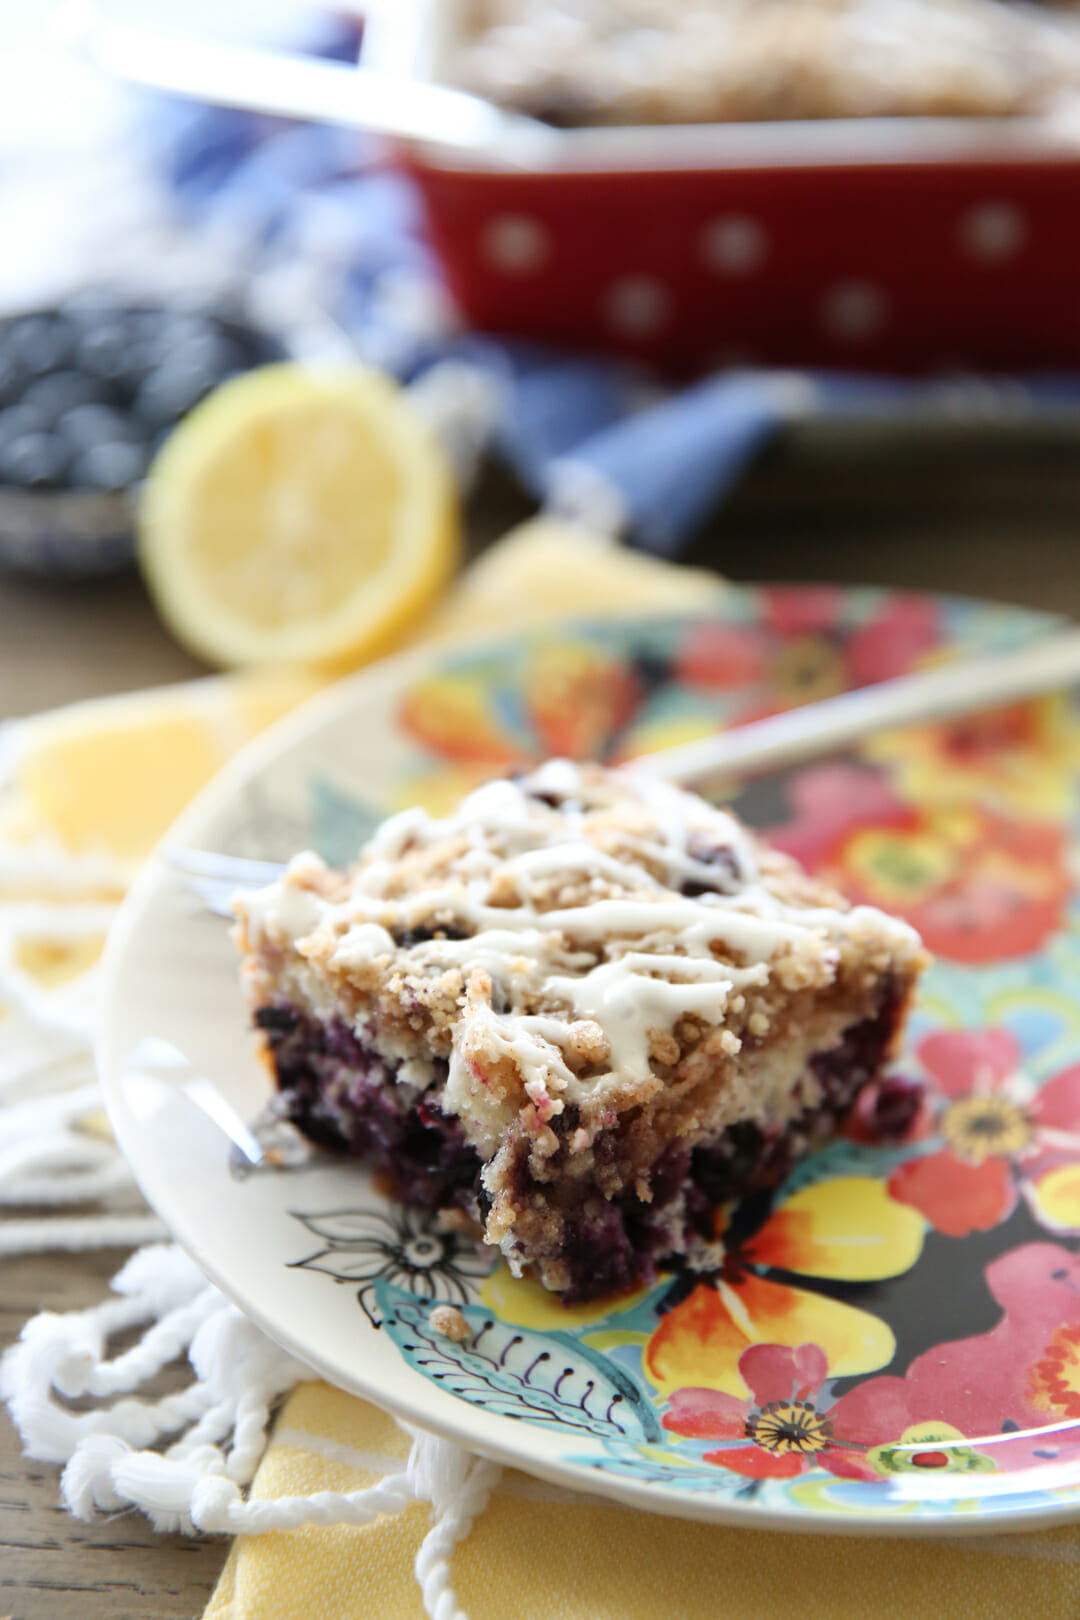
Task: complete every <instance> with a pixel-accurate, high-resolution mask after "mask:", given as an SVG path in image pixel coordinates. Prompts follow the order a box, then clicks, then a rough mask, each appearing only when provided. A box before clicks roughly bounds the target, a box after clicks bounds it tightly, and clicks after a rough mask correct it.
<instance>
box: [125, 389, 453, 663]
mask: <svg viewBox="0 0 1080 1620" xmlns="http://www.w3.org/2000/svg"><path fill="white" fill-rule="evenodd" d="M459 545H460V542H459V516H458V506H457V499H456V495H455V491H454V485H453V479H452V476H451V472H450V468H449V465H448V463H447V461H446V458H445V456H444V454H443V452H442V450H441V448H440V446H439V445H438V444H437V443H436V441H435V439H434V438H433V437H432V435H431V433H430V431H429V429H428V427H427V425H426V424H425V422H424V421H423V419H422V418H421V417H420V416H419V414H418V413H417V412H416V411H415V410H414V409H413V407H412V406H411V405H410V403H409V401H408V399H407V397H406V396H405V394H404V392H403V391H402V390H401V389H400V388H399V387H398V386H397V385H396V384H395V383H394V382H392V381H391V380H390V379H389V378H387V377H385V376H383V375H381V374H380V373H378V372H375V371H369V370H365V369H362V368H359V367H349V368H346V369H334V370H320V369H313V368H307V367H303V366H297V365H277V366H265V367H262V368H260V369H259V370H256V371H250V372H247V373H246V374H245V375H244V376H242V377H237V378H235V379H233V380H232V381H230V382H227V383H224V384H223V385H222V386H221V387H220V388H218V389H217V390H215V392H214V393H213V394H211V395H210V396H209V397H208V398H207V399H205V400H204V401H203V403H202V404H201V405H199V406H198V407H197V408H196V409H195V410H194V411H193V412H192V413H191V415H190V416H188V417H187V418H186V419H185V421H183V422H182V423H181V424H180V426H179V427H178V428H177V429H176V431H175V432H174V433H173V434H172V435H171V436H170V438H169V439H168V440H167V442H166V443H165V445H164V447H163V448H162V450H161V451H160V452H159V454H158V456H157V458H156V460H155V462H154V464H153V466H152V467H151V469H150V473H149V476H148V479H147V484H146V488H145V492H144V496H143V501H142V506H141V511H140V515H139V558H140V562H141V565H142V569H143V574H144V577H145V579H146V583H147V586H148V587H149V590H150V593H151V595H152V597H153V599H154V602H155V604H156V606H157V608H158V611H159V612H160V614H161V616H162V618H163V619H164V620H165V622H166V624H167V625H168V626H169V628H170V629H171V630H172V631H173V633H174V634H175V635H176V637H177V639H178V640H179V641H181V642H182V643H183V644H184V645H185V646H186V647H188V648H190V649H191V650H192V651H193V652H195V653H197V654H198V655H200V656H201V657H203V658H206V659H209V660H210V661H211V662H212V663H217V664H225V665H245V664H271V663H273V664H303V665H309V666H315V667H321V668H327V669H344V668H349V667H353V666H355V665H357V664H360V663H362V662H364V661H365V660H366V659H368V658H371V657H375V656H376V655H378V654H379V653H381V652H383V651H385V650H386V649H387V648H388V647H390V646H391V645H393V643H394V642H395V641H396V640H397V639H398V637H399V636H400V635H401V634H402V632H403V631H405V630H406V629H407V628H408V627H409V626H410V625H411V624H412V623H414V622H415V621H417V620H418V619H419V618H420V617H421V616H422V615H423V613H424V611H425V610H426V609H427V608H428V607H429V606H430V605H431V603H432V602H433V601H434V599H435V598H436V597H437V596H438V594H439V593H440V591H441V590H442V589H443V587H444V585H445V584H446V582H447V580H448V578H449V577H450V575H451V573H452V572H453V570H454V568H455V566H456V563H457V560H458V555H459Z"/></svg>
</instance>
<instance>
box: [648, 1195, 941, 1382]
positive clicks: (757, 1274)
mask: <svg viewBox="0 0 1080 1620" xmlns="http://www.w3.org/2000/svg"><path fill="white" fill-rule="evenodd" d="M924 1231H925V1222H924V1221H923V1218H922V1216H921V1215H919V1214H918V1213H917V1212H916V1211H915V1210H912V1209H909V1208H907V1207H905V1206H904V1205H902V1204H900V1203H898V1202H897V1201H896V1200H895V1199H892V1198H890V1197H889V1195H888V1193H887V1191H886V1190H885V1188H884V1187H883V1186H882V1184H881V1183H880V1182H879V1181H875V1180H873V1179H872V1178H870V1177H867V1176H839V1177H836V1178H835V1179H834V1180H832V1181H823V1182H819V1183H816V1184H815V1185H813V1186H810V1187H805V1188H803V1189H802V1190H801V1191H800V1192H797V1193H795V1194H794V1196H793V1197H791V1198H789V1199H788V1200H787V1202H786V1203H784V1204H782V1205H781V1206H780V1208H779V1209H777V1210H776V1211H774V1213H773V1214H772V1215H770V1217H769V1218H768V1220H767V1221H766V1222H765V1224H764V1226H762V1227H761V1229H760V1230H759V1231H758V1232H756V1233H755V1234H754V1236H753V1237H752V1238H751V1239H749V1241H748V1242H747V1243H746V1245H745V1247H744V1248H742V1249H741V1250H740V1251H738V1252H736V1253H734V1254H732V1255H731V1256H729V1257H728V1261H729V1263H728V1264H727V1265H726V1266H725V1268H724V1273H723V1274H722V1275H721V1276H720V1277H719V1278H718V1279H717V1280H716V1281H715V1282H711V1281H710V1282H702V1283H700V1284H699V1285H698V1286H697V1287H696V1288H695V1289H693V1291H692V1292H691V1293H690V1294H689V1295H688V1296H687V1298H686V1299H684V1300H682V1301H681V1302H680V1303H679V1304H677V1305H676V1306H674V1308H673V1309H672V1310H670V1311H669V1312H668V1313H667V1314H666V1315H665V1316H664V1317H663V1318H662V1319H661V1321H660V1324H659V1326H658V1327H657V1328H656V1330H655V1331H654V1333H653V1334H652V1336H651V1338H650V1340H649V1342H648V1345H647V1347H646V1350H645V1354H644V1363H643V1364H644V1369H645V1373H646V1375H647V1377H648V1378H649V1379H650V1380H651V1381H652V1383H654V1384H656V1385H657V1386H658V1388H659V1389H660V1390H661V1391H662V1392H663V1393H664V1394H670V1392H671V1391H672V1390H675V1389H680V1388H687V1387H690V1388H696V1389H719V1390H723V1391H724V1392H725V1393H727V1394H729V1395H735V1396H739V1397H743V1396H746V1395H748V1394H749V1390H748V1389H747V1386H746V1384H745V1382H744V1381H743V1378H742V1375H741V1373H740V1371H739V1357H740V1356H741V1355H742V1353H743V1351H744V1350H746V1349H748V1348H749V1346H750V1345H752V1344H779V1345H787V1346H789V1347H791V1348H792V1349H794V1348H795V1347H797V1346H798V1345H801V1344H816V1345H820V1347H821V1349H822V1350H823V1351H824V1353H825V1356H826V1359H827V1361H828V1364H829V1372H830V1374H831V1375H832V1376H833V1377H838V1378H840V1377H850V1376H851V1375H853V1374H855V1373H865V1372H873V1371H875V1370H876V1369H877V1368H879V1367H883V1366H885V1365H886V1363H887V1362H889V1361H890V1360H891V1359H892V1355H893V1352H894V1350H895V1347H896V1345H895V1339H894V1337H893V1333H892V1330H891V1329H890V1328H889V1327H888V1326H887V1324H886V1323H884V1322H882V1321H879V1319H878V1318H877V1317H876V1316H872V1315H871V1314H870V1312H869V1311H864V1310H861V1309H859V1308H858V1307H857V1306H853V1305H845V1304H842V1303H841V1302H839V1301H838V1300H833V1299H828V1298H826V1297H825V1296H824V1295H821V1294H818V1293H815V1292H813V1291H812V1290H811V1289H809V1288H799V1287H795V1286H793V1285H792V1284H790V1283H787V1282H777V1281H774V1280H773V1279H772V1278H771V1277H769V1276H767V1275H763V1273H764V1272H765V1271H766V1270H767V1269H769V1268H774V1269H777V1270H782V1271H785V1272H789V1273H791V1272H794V1273H796V1274H798V1275H801V1276H804V1277H821V1278H829V1279H835V1280H844V1281H848V1282H869V1281H874V1280H877V1279H879V1278H882V1277H895V1276H899V1275H900V1274H901V1273H902V1272H905V1271H907V1270H909V1269H910V1267H911V1266H913V1265H914V1263H915V1261H916V1260H917V1259H918V1256H919V1254H920V1252H921V1249H922V1242H923V1234H924Z"/></svg>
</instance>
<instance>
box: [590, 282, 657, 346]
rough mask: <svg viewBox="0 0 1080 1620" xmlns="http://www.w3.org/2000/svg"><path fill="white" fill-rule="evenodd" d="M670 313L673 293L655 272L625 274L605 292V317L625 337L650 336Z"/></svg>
mask: <svg viewBox="0 0 1080 1620" xmlns="http://www.w3.org/2000/svg"><path fill="white" fill-rule="evenodd" d="M670 313H671V297H670V295H669V293H668V290H667V288H666V287H665V286H664V284H663V282H661V281H657V280H655V279H654V277H652V276H623V277H622V279H621V280H619V281H613V282H612V283H611V286H610V287H609V288H608V290H607V292H606V293H605V294H604V318H605V320H606V321H607V322H608V325H609V326H613V327H614V328H615V330H616V331H617V332H620V333H621V334H622V336H623V337H651V336H652V334H653V333H654V332H658V331H659V330H660V328H661V327H662V326H663V325H664V323H665V322H666V320H667V318H668V316H669V315H670Z"/></svg>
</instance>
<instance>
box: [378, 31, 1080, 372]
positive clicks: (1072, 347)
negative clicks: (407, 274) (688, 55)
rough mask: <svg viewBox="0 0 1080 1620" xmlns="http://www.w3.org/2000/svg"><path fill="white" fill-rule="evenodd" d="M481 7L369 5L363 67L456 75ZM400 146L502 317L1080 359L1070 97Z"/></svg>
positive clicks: (635, 347) (817, 343) (473, 319)
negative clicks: (458, 35)
mask: <svg viewBox="0 0 1080 1620" xmlns="http://www.w3.org/2000/svg"><path fill="white" fill-rule="evenodd" d="M463 9H464V8H463V7H462V6H461V5H459V4H453V3H450V4H446V3H441V0H394V4H393V5H392V6H384V7H382V8H381V9H380V10H378V11H376V12H375V14H374V15H372V16H370V17H369V20H368V24H367V27H366V32H365V40H364V53H363V63H364V65H365V66H369V67H374V68H377V69H380V70H383V71H386V72H389V73H392V74H393V75H395V76H396V77H400V76H402V75H405V76H408V77H411V78H413V79H421V80H427V81H431V80H434V81H436V82H439V80H440V77H442V76H444V75H445V64H446V63H447V62H448V60H449V59H450V53H451V51H452V49H453V45H454V38H455V35H454V30H455V28H456V27H458V25H459V23H460V21H461V18H462V15H463ZM841 71H842V64H841ZM1076 107H1077V108H1080V96H1078V97H1077V101H1076ZM396 158H397V161H399V162H400V163H402V164H404V165H405V166H406V167H407V168H408V169H409V171H410V172H411V173H412V174H413V175H414V176H415V179H416V181H417V184H418V186H419V189H420V192H421V195H422V198H423V202H424V207H425V212H426V215H427V221H428V228H429V231H430V235H431V239H432V241H433V243H434V245H435V247H436V250H437V251H438V253H439V256H440V258H441V260H442V263H443V265H444V267H445V273H446V277H447V280H448V283H449V286H450V289H451V291H452V293H453V296H454V298H455V299H456V301H457V303H458V305H459V307H460V308H461V310H462V312H463V313H464V315H465V317H466V319H467V320H468V321H469V322H470V323H471V324H473V325H474V326H476V327H479V328H481V329H486V330H490V331H498V332H513V333H517V334H520V335H523V336H527V337H533V338H537V339H543V340H548V341H555V342H562V343H568V344H575V345H587V346H592V347H597V346H600V347H604V348H610V349H615V350H619V351H622V352H625V353H630V354H632V355H636V356H639V357H641V358H643V359H646V360H649V361H652V362H655V363H657V364H659V365H661V366H662V367H664V368H666V369H668V370H670V371H674V372H683V373H686V372H694V371H700V370H705V369H709V368H711V367H714V366H717V365H723V364H739V365H741V364H757V363H763V364H770V365H776V364H780V365H811V366H827V367H833V368H845V369H846V368H851V369H862V370H885V371H900V372H927V371H938V370H943V369H961V370H963V369H973V368H986V369H991V370H1018V369H1020V370H1022V369H1028V368H1030V369H1038V368H1044V367H1050V366H1070V365H1075V364H1077V363H1078V362H1080V303H1078V301H1077V297H1076V284H1077V274H1078V271H1080V205H1078V198H1080V116H1077V115H1076V111H1075V110H1074V111H1073V113H1072V114H1071V115H1070V112H1069V108H1068V106H1067V105H1065V106H1061V105H1060V104H1059V106H1058V109H1057V110H1056V111H1055V112H1053V113H1046V112H1044V113H1038V114H1030V113H1029V114H1021V115H1019V116H1010V117H978V116H967V117H960V116H952V117H924V116H916V117H892V118H865V117H859V118H843V119H839V118H816V119H814V120H812V121H811V120H800V121H785V122H777V121H756V122H752V123H750V122H744V123H709V124H693V125H690V124H687V125H672V124H666V125H656V126H646V125H631V126H627V125H621V126H619V127H585V126H582V127H570V128H553V129H552V130H551V131H550V139H547V140H545V141H543V142H542V143H539V144H537V145H536V146H535V147H530V148H529V149H528V150H527V151H522V152H517V151H514V150H512V149H511V146H510V145H508V146H507V147H506V148H505V149H501V148H500V149H497V150H487V151H483V152H469V153H466V154H465V155H463V154H462V152H461V151H460V150H455V149H454V148H453V147H452V146H450V145H446V144H440V143H435V142H418V141H413V142H401V143H398V145H397V146H396Z"/></svg>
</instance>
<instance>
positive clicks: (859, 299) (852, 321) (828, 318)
mask: <svg viewBox="0 0 1080 1620" xmlns="http://www.w3.org/2000/svg"><path fill="white" fill-rule="evenodd" d="M888 312H889V300H888V299H887V298H886V296H885V294H884V292H883V291H882V290H881V288H880V287H877V286H875V285H874V283H873V282H872V281H838V282H836V283H835V285H834V286H832V287H830V288H829V289H828V291H827V292H826V294H825V296H824V298H823V299H822V301H821V323H822V325H823V326H824V328H825V330H826V331H827V332H828V333H829V335H830V336H831V337H834V338H838V339H839V340H840V341H841V342H842V343H865V342H866V340H867V339H868V338H872V337H875V336H876V335H877V333H878V332H880V330H881V328H882V327H883V326H884V325H885V320H886V317H887V316H888Z"/></svg>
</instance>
